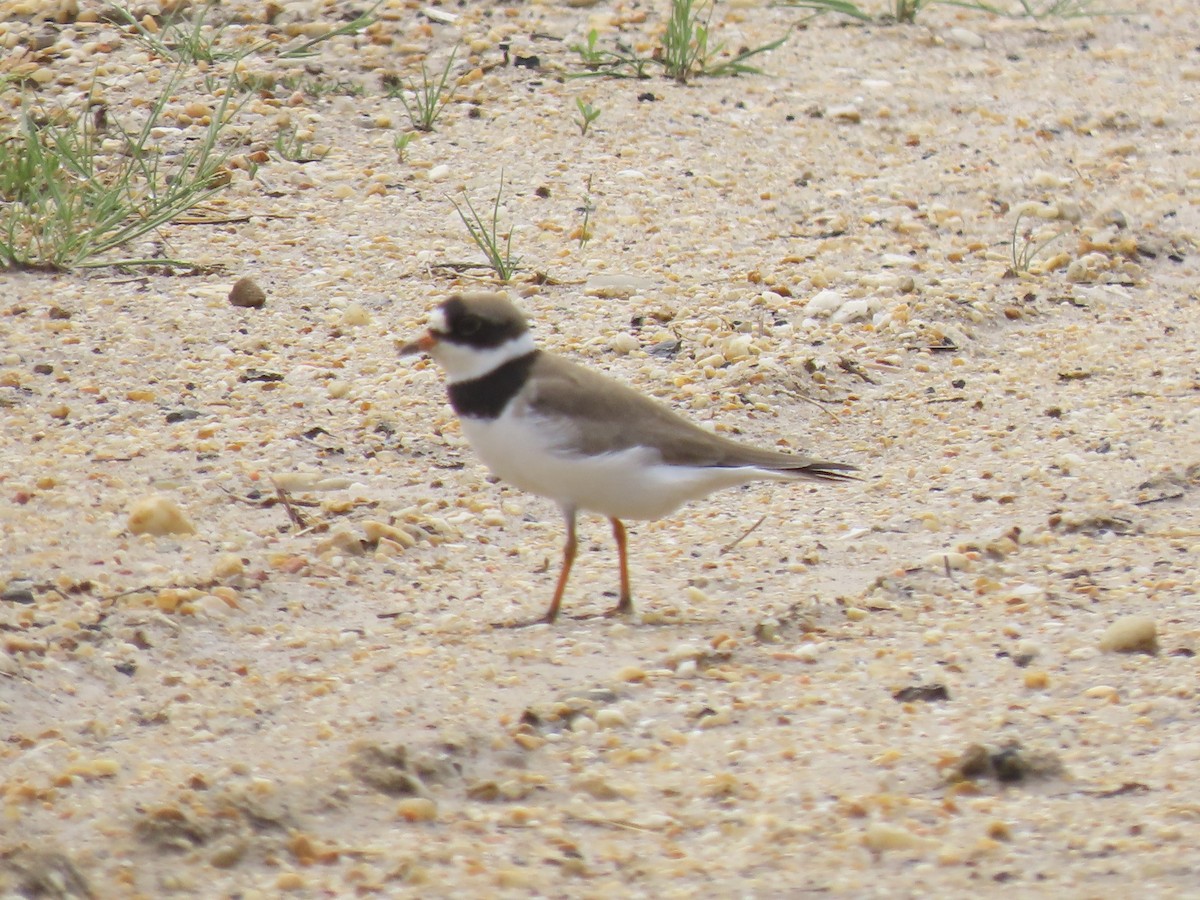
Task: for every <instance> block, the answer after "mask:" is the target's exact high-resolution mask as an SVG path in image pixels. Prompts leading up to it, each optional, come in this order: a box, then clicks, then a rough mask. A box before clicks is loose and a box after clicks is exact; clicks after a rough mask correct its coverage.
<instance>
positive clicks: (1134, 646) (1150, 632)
mask: <svg viewBox="0 0 1200 900" xmlns="http://www.w3.org/2000/svg"><path fill="white" fill-rule="evenodd" d="M1100 649H1101V650H1103V651H1104V652H1105V653H1150V654H1154V653H1157V652H1158V629H1157V627H1156V626H1155V624H1154V620H1153V619H1152V618H1150V617H1149V616H1122V617H1121V618H1119V619H1117V620H1116V621H1115V622H1113V623H1112V624H1111V625H1109V626H1108V628H1106V629H1105V631H1104V634H1103V635H1101V637H1100Z"/></svg>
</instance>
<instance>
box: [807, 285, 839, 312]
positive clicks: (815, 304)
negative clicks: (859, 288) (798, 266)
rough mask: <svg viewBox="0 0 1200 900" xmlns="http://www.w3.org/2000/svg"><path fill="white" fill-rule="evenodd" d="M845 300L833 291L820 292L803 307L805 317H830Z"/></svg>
mask: <svg viewBox="0 0 1200 900" xmlns="http://www.w3.org/2000/svg"><path fill="white" fill-rule="evenodd" d="M845 302H846V298H845V297H843V296H842V295H841V294H840V293H838V292H837V291H834V290H824V291H820V292H818V293H817V294H816V296H814V297H813V298H812V299H811V300H809V301H808V304H807V305H806V306H805V307H804V314H805V315H806V316H830V315H833V313H834V312H835V311H836V310H838V309H841V308H842V304H843V303H845Z"/></svg>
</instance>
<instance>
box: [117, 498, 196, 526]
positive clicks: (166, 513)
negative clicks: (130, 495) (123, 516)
mask: <svg viewBox="0 0 1200 900" xmlns="http://www.w3.org/2000/svg"><path fill="white" fill-rule="evenodd" d="M127 526H128V528H129V530H130V531H131V532H132V533H133V534H152V535H159V536H161V535H166V534H195V533H196V527H195V526H194V525H193V524H192V523H191V521H190V520H189V519H188V517H187V516H186V515H185V514H184V512H183V510H182V509H180V508H179V506H178V504H176V503H175V502H174V501H173V500H170V499H168V498H166V497H163V496H161V495H159V494H152V495H151V496H148V497H143V498H142V499H141V500H138V501H137V502H136V503H134V505H133V508H132V509H131V510H130V511H129V518H128V521H127Z"/></svg>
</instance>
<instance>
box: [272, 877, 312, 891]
mask: <svg viewBox="0 0 1200 900" xmlns="http://www.w3.org/2000/svg"><path fill="white" fill-rule="evenodd" d="M304 886H305V885H304V878H303V877H302V876H301V875H300V873H299V872H284V873H283V874H281V875H280V876H279V877H278V878H276V879H275V888H276V890H280V891H300V890H303V889H304Z"/></svg>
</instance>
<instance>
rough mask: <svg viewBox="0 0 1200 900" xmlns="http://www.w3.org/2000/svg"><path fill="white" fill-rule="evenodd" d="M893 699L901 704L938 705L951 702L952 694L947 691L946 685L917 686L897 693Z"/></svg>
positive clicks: (893, 695)
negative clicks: (921, 703) (914, 702)
mask: <svg viewBox="0 0 1200 900" xmlns="http://www.w3.org/2000/svg"><path fill="white" fill-rule="evenodd" d="M892 699H893V700H896V701H898V702H900V703H912V702H913V701H914V700H923V701H924V702H926V703H937V702H940V701H942V700H949V699H950V692H949V691H948V690H946V686H945V685H944V684H916V685H913V686H911V687H906V688H901V689H900V690H898V691H896V693H894V694H892Z"/></svg>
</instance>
